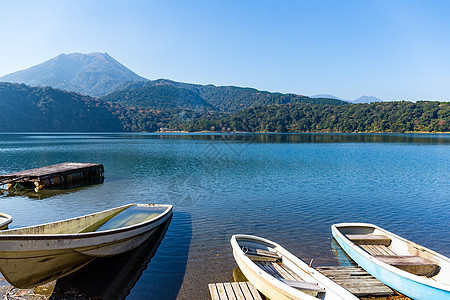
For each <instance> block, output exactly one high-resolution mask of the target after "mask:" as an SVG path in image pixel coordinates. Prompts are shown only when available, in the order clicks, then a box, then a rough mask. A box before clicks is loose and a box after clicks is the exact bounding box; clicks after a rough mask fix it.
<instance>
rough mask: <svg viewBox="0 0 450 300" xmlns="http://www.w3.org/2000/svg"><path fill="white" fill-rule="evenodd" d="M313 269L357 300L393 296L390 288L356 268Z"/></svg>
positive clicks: (393, 293)
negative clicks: (358, 299) (359, 299)
mask: <svg viewBox="0 0 450 300" xmlns="http://www.w3.org/2000/svg"><path fill="white" fill-rule="evenodd" d="M315 269H316V270H317V271H319V272H320V273H322V274H323V275H325V276H327V277H328V278H330V279H331V280H333V281H334V282H336V283H337V284H339V285H340V286H342V287H343V288H345V289H347V290H348V291H349V292H350V293H352V294H353V295H355V296H356V297H359V298H360V297H388V296H392V295H395V292H394V291H393V290H392V289H391V288H389V287H388V286H386V285H384V284H383V283H382V282H381V281H379V280H378V279H376V278H375V277H373V276H372V275H370V274H369V273H367V272H366V271H365V270H364V269H362V268H361V267H358V266H354V267H341V266H336V267H316V268H315Z"/></svg>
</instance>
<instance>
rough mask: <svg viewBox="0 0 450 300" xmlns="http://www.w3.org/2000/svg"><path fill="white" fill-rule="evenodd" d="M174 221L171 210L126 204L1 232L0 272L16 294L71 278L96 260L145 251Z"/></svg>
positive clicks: (158, 206) (153, 206)
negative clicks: (148, 242)
mask: <svg viewBox="0 0 450 300" xmlns="http://www.w3.org/2000/svg"><path fill="white" fill-rule="evenodd" d="M171 216H172V205H158V204H128V205H124V206H120V207H116V208H113V209H110V210H106V211H101V212H98V213H94V214H91V215H86V216H82V217H77V218H73V219H67V220H63V221H58V222H52V223H47V224H42V225H37V226H31V227H24V228H19V229H9V230H2V231H0V271H1V272H2V274H3V275H4V277H5V279H6V280H7V281H8V282H9V283H11V284H12V285H13V286H15V287H18V288H30V287H33V286H36V285H40V284H43V283H46V282H49V281H52V280H55V279H57V278H60V277H63V276H65V275H68V274H70V273H72V272H75V271H76V270H78V269H80V268H81V267H83V266H84V265H86V264H87V263H89V262H91V261H92V260H93V259H95V258H96V257H107V256H114V255H117V254H120V253H123V252H126V251H129V250H132V249H134V248H136V247H138V246H139V245H141V244H142V243H143V242H144V241H145V240H147V239H148V238H149V237H150V236H151V235H152V234H153V233H154V232H155V231H156V230H157V228H158V227H159V226H160V225H161V224H163V223H164V222H165V221H167V220H168V219H170V218H171Z"/></svg>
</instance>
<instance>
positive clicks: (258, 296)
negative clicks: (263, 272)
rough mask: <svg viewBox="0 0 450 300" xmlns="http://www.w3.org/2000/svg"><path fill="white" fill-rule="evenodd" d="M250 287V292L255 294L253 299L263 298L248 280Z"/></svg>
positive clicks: (260, 299)
mask: <svg viewBox="0 0 450 300" xmlns="http://www.w3.org/2000/svg"><path fill="white" fill-rule="evenodd" d="M247 286H248V289H249V290H250V293H251V294H252V296H253V299H255V300H262V298H261V295H260V294H259V292H258V290H257V289H256V288H255V287H254V286H253V285H252V284H251V283H249V282H247Z"/></svg>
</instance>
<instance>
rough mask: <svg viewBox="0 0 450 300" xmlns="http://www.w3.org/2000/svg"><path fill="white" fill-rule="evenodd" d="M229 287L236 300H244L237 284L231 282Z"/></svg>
mask: <svg viewBox="0 0 450 300" xmlns="http://www.w3.org/2000/svg"><path fill="white" fill-rule="evenodd" d="M231 287H232V288H233V291H234V294H235V296H236V298H237V300H245V298H244V294H243V293H242V291H241V287H240V286H239V283H237V282H232V283H231Z"/></svg>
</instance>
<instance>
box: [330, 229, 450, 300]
mask: <svg viewBox="0 0 450 300" xmlns="http://www.w3.org/2000/svg"><path fill="white" fill-rule="evenodd" d="M331 230H332V234H333V237H334V238H335V239H336V241H337V242H338V243H339V245H340V246H341V247H342V248H343V249H344V251H345V252H346V253H347V254H348V255H349V256H350V257H351V258H352V259H353V260H354V261H355V262H356V263H357V264H358V265H360V266H361V267H362V268H363V269H364V270H366V271H367V272H369V273H370V274H371V275H372V276H374V277H375V278H377V279H378V280H380V281H381V282H383V283H384V284H386V285H388V286H390V287H391V288H393V289H395V290H397V291H399V292H400V293H402V294H404V295H406V296H408V297H410V298H413V299H418V300H420V299H450V259H449V258H448V257H445V256H443V255H441V254H439V253H437V252H435V251H433V250H430V249H427V248H425V247H422V246H420V245H418V244H416V243H413V242H411V241H408V240H406V239H404V238H402V237H400V236H397V235H395V234H393V233H391V232H389V231H387V230H384V229H382V228H380V227H378V226H376V225H372V224H366V223H341V224H334V225H333V226H331Z"/></svg>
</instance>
